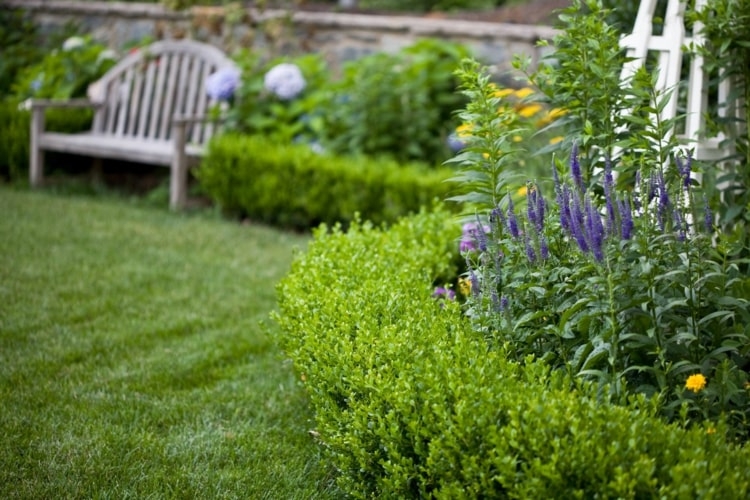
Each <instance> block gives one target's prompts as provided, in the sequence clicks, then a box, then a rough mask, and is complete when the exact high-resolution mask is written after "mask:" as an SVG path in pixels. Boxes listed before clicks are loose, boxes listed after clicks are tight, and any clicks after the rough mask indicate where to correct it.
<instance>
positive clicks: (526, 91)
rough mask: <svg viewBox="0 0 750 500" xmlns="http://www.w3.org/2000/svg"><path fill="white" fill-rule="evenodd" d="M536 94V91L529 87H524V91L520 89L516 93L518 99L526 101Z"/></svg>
mask: <svg viewBox="0 0 750 500" xmlns="http://www.w3.org/2000/svg"><path fill="white" fill-rule="evenodd" d="M533 93H534V89H530V88H529V87H524V88H522V89H518V90H516V91H515V92H514V94H515V95H516V97H517V98H519V99H524V98H526V97H529V96H530V95H531V94H533Z"/></svg>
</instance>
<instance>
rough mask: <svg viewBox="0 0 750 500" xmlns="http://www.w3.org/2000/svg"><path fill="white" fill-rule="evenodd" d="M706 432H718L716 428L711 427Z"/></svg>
mask: <svg viewBox="0 0 750 500" xmlns="http://www.w3.org/2000/svg"><path fill="white" fill-rule="evenodd" d="M706 434H716V428H715V427H709V428H708V429H706Z"/></svg>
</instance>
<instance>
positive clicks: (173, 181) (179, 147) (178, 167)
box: [169, 123, 188, 210]
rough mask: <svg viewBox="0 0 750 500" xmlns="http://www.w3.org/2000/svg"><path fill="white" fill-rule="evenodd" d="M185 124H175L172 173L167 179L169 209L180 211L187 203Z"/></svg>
mask: <svg viewBox="0 0 750 500" xmlns="http://www.w3.org/2000/svg"><path fill="white" fill-rule="evenodd" d="M185 132H186V131H185V124H184V123H179V124H175V126H174V129H173V134H174V135H173V137H172V140H173V141H174V142H173V144H174V151H173V153H172V171H171V173H170V177H169V208H171V209H172V210H180V209H182V208H184V207H185V203H186V202H187V190H188V164H187V160H188V159H187V155H186V154H185V143H186V142H187V140H186V139H187V138H186V133H185Z"/></svg>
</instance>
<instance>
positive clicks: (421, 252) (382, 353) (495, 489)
mask: <svg viewBox="0 0 750 500" xmlns="http://www.w3.org/2000/svg"><path fill="white" fill-rule="evenodd" d="M451 220H452V219H451V217H450V216H449V215H448V214H446V213H445V212H444V211H442V210H435V211H432V212H427V211H423V212H422V213H420V214H418V215H417V216H413V217H408V218H404V219H403V220H401V221H400V222H398V223H397V224H395V225H394V226H393V227H391V228H390V229H387V230H383V229H377V228H375V227H373V225H372V224H369V223H365V224H359V223H357V222H355V223H354V224H353V225H352V227H350V228H349V230H348V232H346V233H345V232H343V231H342V230H341V229H340V228H336V227H334V228H333V229H328V228H326V227H325V226H324V227H321V228H319V229H317V230H316V231H315V233H314V238H313V240H312V242H311V243H310V245H309V247H308V249H307V251H306V253H303V254H300V255H298V256H297V258H296V260H295V262H294V264H293V267H292V269H291V271H290V273H289V275H288V276H287V277H286V278H285V279H284V280H282V282H280V284H279V285H278V288H277V291H278V297H279V311H278V313H277V314H276V315H275V317H276V320H277V321H278V322H279V324H280V325H281V329H282V334H281V338H280V343H281V345H282V348H283V349H284V351H285V353H286V354H287V355H288V356H289V358H291V360H292V361H293V364H294V367H295V369H296V371H297V373H298V375H299V377H300V381H301V382H300V383H302V384H304V386H305V387H306V389H307V391H308V394H309V397H310V402H311V405H312V407H313V408H314V410H315V415H316V416H315V423H314V426H315V430H314V432H313V434H314V435H315V436H317V439H319V441H320V444H321V446H322V447H323V448H324V450H325V452H326V454H327V456H328V457H329V458H330V460H331V463H332V464H333V466H334V467H335V468H336V469H337V477H338V482H339V484H340V486H341V488H342V489H343V490H344V491H345V492H346V493H347V494H349V495H351V496H353V497H356V498H421V497H434V498H508V497H510V498H746V497H747V496H748V494H749V493H750V467H749V466H748V464H749V463H750V451H749V450H748V448H747V447H746V446H738V445H736V444H732V443H731V442H729V441H728V439H727V438H726V435H725V428H724V427H722V426H721V425H719V426H717V427H716V428H713V427H708V426H703V427H701V426H699V425H696V426H692V427H690V428H685V427H682V426H680V425H677V424H668V423H666V422H665V421H663V420H662V419H660V418H659V417H658V416H657V414H656V410H655V409H654V407H653V406H654V405H651V404H650V403H648V402H647V401H646V400H644V399H642V398H641V399H632V400H630V401H620V402H618V404H615V402H611V401H607V400H606V399H603V397H602V396H600V394H602V393H603V392H606V391H601V390H598V389H601V388H597V387H594V386H592V385H587V384H581V383H573V382H572V381H571V380H570V379H569V378H568V377H567V376H566V375H565V374H564V373H563V372H562V371H555V372H550V370H549V369H548V368H547V367H546V366H545V365H544V364H542V363H541V362H536V361H534V360H533V359H527V360H525V361H524V362H521V363H519V362H511V361H509V360H508V359H506V357H505V356H504V355H503V351H502V349H492V350H490V349H488V347H487V344H486V343H485V341H484V340H483V339H482V337H481V334H478V333H476V332H473V331H472V330H471V328H470V327H469V325H468V324H467V322H466V321H465V320H464V318H463V317H462V315H461V312H460V307H458V304H456V303H455V302H450V301H447V302H436V300H435V299H434V298H432V296H431V294H432V287H433V286H434V285H435V283H436V281H435V280H437V283H440V280H442V279H444V278H445V277H446V276H449V275H450V273H451V269H450V264H449V263H450V262H451V261H452V255H451V252H452V249H453V248H455V238H457V236H458V232H459V230H458V228H457V227H456V224H454V223H453V222H451Z"/></svg>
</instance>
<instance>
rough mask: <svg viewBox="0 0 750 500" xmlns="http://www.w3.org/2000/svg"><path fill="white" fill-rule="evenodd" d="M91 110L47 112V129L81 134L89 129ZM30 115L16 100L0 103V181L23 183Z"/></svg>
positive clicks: (27, 153) (6, 100) (27, 159)
mask: <svg viewBox="0 0 750 500" xmlns="http://www.w3.org/2000/svg"><path fill="white" fill-rule="evenodd" d="M93 116H94V114H93V112H92V111H91V110H90V109H57V108H55V109H49V110H47V113H46V122H47V123H46V127H47V130H53V131H56V132H81V131H83V130H87V129H88V128H90V127H91V120H92V119H93ZM30 123H31V112H30V111H28V110H26V109H21V104H20V103H19V102H18V100H16V99H5V100H0V179H1V178H6V179H8V180H10V181H13V182H16V181H23V180H24V179H26V177H27V175H28V171H29V140H30V139H29V136H30Z"/></svg>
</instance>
